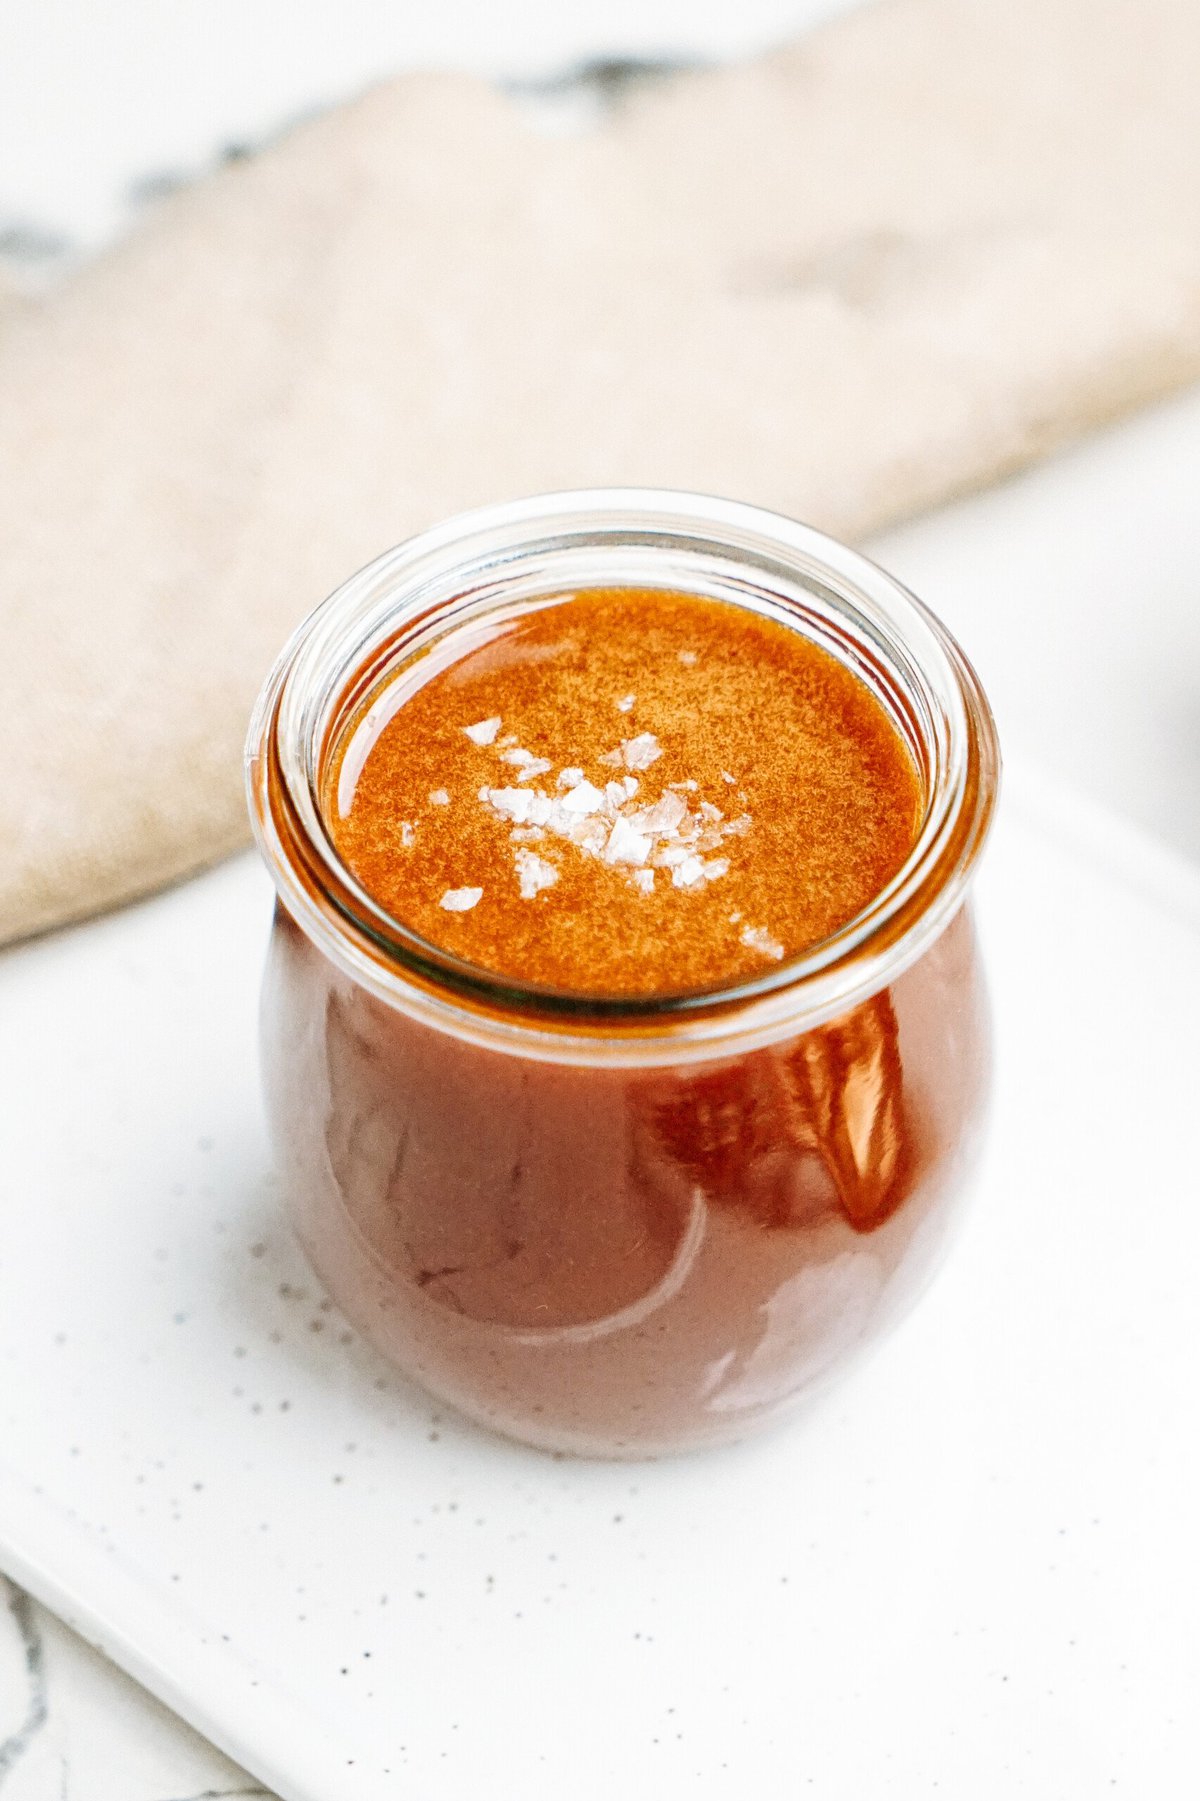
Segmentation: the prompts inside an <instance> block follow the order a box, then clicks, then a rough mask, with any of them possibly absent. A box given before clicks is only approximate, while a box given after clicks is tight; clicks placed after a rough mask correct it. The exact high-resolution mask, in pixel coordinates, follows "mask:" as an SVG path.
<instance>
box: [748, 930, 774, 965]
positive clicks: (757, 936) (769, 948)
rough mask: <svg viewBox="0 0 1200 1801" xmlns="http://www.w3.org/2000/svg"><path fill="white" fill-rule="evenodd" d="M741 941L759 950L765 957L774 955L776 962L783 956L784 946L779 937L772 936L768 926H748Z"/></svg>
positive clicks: (753, 949) (754, 949)
mask: <svg viewBox="0 0 1200 1801" xmlns="http://www.w3.org/2000/svg"><path fill="white" fill-rule="evenodd" d="M741 942H742V943H743V944H744V945H746V946H747V948H748V949H749V950H752V951H759V952H761V954H762V955H763V956H764V957H773V958H774V959H775V961H776V962H778V961H779V959H780V958H781V957H782V956H783V946H782V944H780V942H779V940H778V939H777V938H772V936H771V934H770V932H768V930H767V928H766V926H746V927H745V928H744V929H743V931H742V934H741Z"/></svg>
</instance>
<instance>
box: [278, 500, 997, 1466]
mask: <svg viewBox="0 0 1200 1801" xmlns="http://www.w3.org/2000/svg"><path fill="white" fill-rule="evenodd" d="M619 586H631V587H632V586H636V587H638V588H654V587H659V588H663V589H669V590H673V591H676V592H678V591H683V592H691V593H696V594H700V595H705V596H709V597H712V598H715V599H720V600H725V601H728V602H730V603H731V604H733V605H737V606H743V607H751V608H754V609H756V610H758V611H760V612H762V613H765V614H768V615H769V616H771V617H773V618H775V619H777V620H780V621H782V622H784V623H785V624H788V625H789V626H791V627H792V628H793V629H795V630H797V631H800V632H804V633H806V634H808V635H809V636H811V637H812V638H814V639H815V640H816V641H817V642H818V643H820V644H821V645H823V646H824V647H825V648H827V649H829V650H830V651H832V652H833V654H835V655H836V656H838V657H839V658H841V659H842V660H843V662H845V663H846V664H847V665H848V666H849V667H851V668H852V669H853V670H854V671H855V673H856V674H857V675H858V676H859V677H860V678H861V679H862V680H863V681H864V682H865V683H867V685H868V686H869V687H870V688H871V689H872V691H873V692H874V693H875V695H876V696H877V698H878V699H879V700H880V702H881V703H882V704H883V706H884V707H885V708H886V709H887V711H888V713H889V714H890V716H891V718H892V720H893V723H894V724H895V726H896V728H897V730H898V731H899V732H900V734H901V736H902V737H903V739H904V741H905V742H906V744H907V745H908V747H909V750H910V751H911V754H912V757H913V760H914V763H915V765H916V767H917V770H918V772H919V775H920V779H921V784H922V790H923V796H924V804H923V815H922V820H921V825H920V829H919V833H918V836H917V841H916V844H915V846H914V848H913V851H912V854H911V855H910V857H909V858H908V860H907V862H906V863H905V865H904V867H903V868H902V869H901V870H900V871H899V873H898V874H897V875H896V877H895V878H894V880H893V881H892V882H891V883H889V885H888V886H887V887H886V888H885V889H884V891H883V892H882V893H880V894H879V895H877V896H876V897H875V899H874V900H873V901H872V903H871V904H870V905H869V906H868V907H867V908H866V909H864V911H863V912H862V913H860V914H859V915H858V916H857V917H856V918H855V919H853V920H851V921H850V922H849V923H848V924H847V925H846V926H845V927H843V928H842V929H841V930H839V931H838V932H836V933H835V934H833V936H831V937H830V938H827V939H826V940H824V941H823V942H822V943H820V944H818V945H815V946H812V947H811V948H810V949H809V950H808V951H806V952H805V953H804V954H803V955H802V956H800V957H799V958H796V959H793V960H792V961H790V962H785V963H783V964H781V965H780V966H778V967H777V968H775V969H773V970H771V971H770V972H769V973H767V974H765V975H763V976H761V977H759V978H757V979H755V980H753V981H740V982H738V983H737V984H736V985H734V986H730V987H728V988H725V989H714V990H709V991H706V992H703V993H691V994H683V995H680V994H671V995H662V996H653V997H651V998H649V999H645V998H634V999H631V998H629V997H624V998H608V997H605V996H588V995H583V994H577V993H560V992H554V991H548V990H544V989H538V988H535V987H533V986H522V985H521V984H519V983H517V982H514V981H511V980H505V979H501V978H499V977H497V976H495V975H492V974H489V973H487V972H485V971H482V970H480V969H477V968H474V967H471V966H469V965H466V964H463V963H461V962H459V961H457V960H456V959H455V958H453V957H452V956H450V955H449V954H447V953H446V952H445V951H443V950H441V949H439V947H438V946H436V945H434V944H432V943H429V942H427V941H425V940H423V939H420V938H418V937H416V936H415V934H413V933H412V932H410V931H408V930H407V929H406V928H405V927H404V926H403V925H402V924H400V923H399V922H398V921H396V920H395V919H392V918H390V917H389V916H387V915H386V914H384V913H383V912H382V911H381V910H380V909H379V908H378V906H377V905H376V904H375V903H374V902H373V901H372V899H371V897H370V896H369V895H368V894H366V893H365V892H364V891H363V890H362V889H361V888H360V887H359V886H358V884H357V883H356V882H355V880H354V878H353V876H352V875H351V874H350V872H349V871H348V870H347V869H346V867H345V866H344V865H343V864H342V862H341V860H340V859H339V857H338V854H337V852H336V850H335V848H334V845H333V842H332V840H331V837H330V834H329V831H328V829H327V824H326V821H325V818H324V813H323V809H324V806H325V800H324V796H325V794H326V789H327V781H328V774H329V770H330V768H331V767H332V760H333V759H334V757H335V756H336V755H337V753H338V751H339V749H342V748H344V744H345V739H346V733H347V731H348V729H349V727H350V724H351V722H356V724H357V725H358V726H361V723H362V720H363V718H364V716H365V715H367V714H368V713H369V711H370V708H371V705H372V702H373V700H374V698H375V697H377V696H379V695H381V694H382V693H383V692H384V691H385V690H386V689H387V687H388V686H389V684H390V683H391V682H392V681H393V680H394V679H395V678H396V675H397V672H398V671H401V670H403V669H406V668H409V667H411V666H412V664H413V661H414V659H415V658H425V659H427V660H428V666H429V667H433V666H434V665H435V664H436V661H437V659H438V657H439V655H440V656H441V657H442V659H443V660H445V658H446V657H448V656H450V655H453V654H454V646H455V645H457V644H461V643H462V642H463V641H464V634H465V635H466V637H468V638H469V637H470V635H471V634H472V633H478V632H482V631H490V630H494V629H495V628H496V626H497V625H498V624H499V623H502V622H504V621H506V620H509V619H511V618H515V617H517V616H519V614H520V612H521V610H522V609H523V608H529V607H532V606H535V605H537V604H539V603H544V601H545V600H546V598H547V597H548V596H553V595H557V594H563V593H578V592H579V591H580V590H581V589H586V588H589V587H593V588H595V587H604V588H613V587H619ZM247 770H248V783H249V792H250V803H251V810H252V814H253V818H254V823H255V829H256V832H257V835H258V840H259V844H260V847H261V849H262V852H263V855H264V858H265V860H266V862H267V864H268V867H269V869H270V871H271V874H272V876H273V878H274V881H275V885H276V889H277V893H278V901H277V907H276V921H275V927H274V931H273V935H272V941H271V948H270V952H269V959H268V967H267V973H266V981H265V986H264V993H263V1014H262V1030H263V1061H264V1074H265V1083H266V1094H267V1105H268V1113H269V1117H270V1121H271V1126H272V1130H273V1134H274V1139H275V1144H276V1149H277V1154H278V1159H279V1163H280V1167H281V1172H282V1176H283V1183H284V1192H285V1195H286V1199H287V1204H288V1206H289V1208H290V1210H291V1212H292V1216H293V1218H294V1220H295V1223H296V1227H297V1230H298V1232H299V1235H300V1238H301V1240H302V1242H303V1244H304V1246H305V1248H306V1250H307V1252H308V1255H309V1257H310V1258H311V1260H312V1262H313V1264H314V1266H315V1268H316V1270H317V1272H318V1273H319V1275H320V1276H321V1278H322V1280H323V1281H324V1282H325V1283H326V1285H327V1286H328V1288H329V1291H330V1293H331V1294H332V1295H333V1297H334V1298H335V1300H336V1301H337V1302H338V1304H339V1305H340V1306H341V1307H342V1309H343V1310H344V1312H345V1313H346V1315H347V1317H348V1318H349V1319H350V1320H351V1321H352V1322H353V1323H354V1324H355V1325H357V1326H358V1327H359V1328H360V1329H362V1330H363V1331H364V1333H366V1334H367V1335H368V1336H369V1337H370V1338H371V1339H372V1340H373V1342H374V1343H375V1344H376V1345H377V1346H378V1348H379V1349H380V1350H381V1351H382V1352H383V1354H384V1355H385V1356H386V1357H388V1358H389V1359H390V1360H391V1361H392V1362H393V1363H394V1364H396V1365H397V1366H398V1367H399V1368H400V1369H401V1370H403V1371H404V1372H406V1373H407V1374H408V1375H409V1376H411V1377H412V1378H414V1379H415V1380H417V1381H418V1382H420V1383H421V1384H423V1385H424V1386H425V1388H427V1389H428V1390H429V1391H430V1392H431V1393H432V1394H434V1395H436V1396H437V1397H439V1398H440V1399H442V1400H445V1401H448V1402H450V1403H451V1404H453V1405H454V1406H456V1407H458V1408H459V1409H461V1410H462V1411H463V1412H464V1413H466V1414H468V1415H470V1416H471V1417H472V1418H474V1419H476V1420H478V1421H480V1422H482V1423H484V1424H486V1425H488V1426H490V1427H493V1428H495V1429H496V1430H499V1431H501V1432H505V1433H509V1434H511V1435H513V1436H515V1437H518V1438H521V1439H524V1440H527V1441H529V1442H531V1443H534V1444H537V1445H541V1446H544V1447H547V1448H551V1449H561V1450H570V1451H577V1452H582V1453H585V1454H594V1455H625V1456H634V1455H642V1454H652V1453H658V1452H663V1451H669V1450H676V1449H682V1448H686V1447H690V1446H697V1445H702V1444H708V1443H714V1442H719V1441H722V1440H726V1439H731V1438H737V1437H740V1436H742V1435H743V1434H744V1433H745V1432H747V1431H748V1430H750V1429H751V1428H752V1427H755V1426H757V1425H758V1424H760V1423H762V1422H765V1421H767V1420H770V1419H773V1418H775V1417H777V1416H778V1415H780V1414H782V1413H784V1412H786V1411H787V1410H789V1409H790V1408H792V1407H793V1406H795V1405H796V1404H797V1403H798V1402H799V1401H801V1400H802V1399H803V1398H804V1397H805V1396H807V1395H809V1394H811V1393H813V1392H815V1391H816V1390H818V1389H819V1388H820V1387H821V1386H823V1385H824V1384H825V1382H826V1381H827V1380H828V1379H829V1378H830V1377H831V1376H832V1375H834V1374H835V1373H836V1372H837V1371H838V1370H840V1369H841V1368H843V1367H844V1366H845V1365H846V1364H847V1363H848V1362H849V1361H850V1360H851V1359H852V1358H853V1356H854V1355H855V1354H857V1353H858V1352H859V1351H860V1350H862V1349H863V1348H864V1347H865V1346H867V1345H868V1344H869V1343H871V1342H872V1341H873V1340H874V1339H876V1338H877V1337H878V1336H879V1335H880V1333H881V1332H882V1331H883V1329H884V1328H885V1327H886V1325H887V1324H888V1323H889V1322H890V1321H892V1320H894V1319H895V1318H896V1317H897V1316H898V1315H899V1314H900V1313H901V1312H902V1311H904V1310H905V1309H906V1308H907V1306H908V1305H909V1304H910V1303H911V1301H912V1299H913V1298H914V1297H915V1296H916V1294H917V1293H919V1291H920V1289H921V1288H922V1287H923V1285H924V1284H925V1282H926V1281H927V1280H928V1277H929V1275H930V1273H931V1271H932V1270H933V1268H934V1267H935V1265H936V1263H937V1260H938V1255H939V1252H940V1250H941V1248H942V1246H943V1244H944V1241H945V1238H946V1235H947V1230H948V1228H949V1226H950V1224H951V1222H952V1220H953V1218H954V1216H955V1213H956V1211H957V1208H958V1203H959V1201H960V1199H961V1197H962V1195H963V1193H964V1190H965V1188H966V1186H967V1182H968V1177H969V1174H970V1171H971V1168H972V1166H973V1163H974V1160H975V1156H976V1152H977V1149H978V1144H979V1139H980V1130H981V1124H982V1119H983V1114H984V1108H985V1102H986V1095H987V1087H988V1067H989V1056H988V1051H989V1047H988V1027H987V1012H986V1002H985V996H984V990H983V981H982V975H981V971H980V966H979V960H978V955H977V951H976V945H975V938H974V933H973V929H972V925H971V920H970V915H969V907H968V903H967V889H968V885H969V881H970V877H971V875H972V872H973V869H974V867H975V863H976V859H977V856H978V853H979V850H980V848H981V846H982V843H983V840H984V838H985V836H986V833H987V829H988V825H989V822H990V819H991V816H992V812H993V808H994V802H995V796H996V784H997V778H998V756H997V748H996V740H995V732H994V727H993V724H992V720H991V715H990V713H989V710H988V707H987V703H986V700H985V699H984V696H983V694H982V692H981V690H980V687H979V684H978V682H977V680H976V678H975V676H974V673H973V672H972V670H971V668H970V666H969V664H968V663H967V662H966V660H965V658H964V657H963V656H962V653H961V652H960V651H959V649H958V647H957V646H956V645H955V643H954V642H953V640H952V639H951V638H950V636H949V634H948V633H947V632H946V631H945V630H944V628H942V627H941V626H940V624H939V623H938V622H937V621H936V620H935V619H934V618H933V617H932V616H931V615H930V614H929V613H928V612H927V611H926V610H925V609H924V608H922V607H921V606H920V604H919V603H918V602H917V601H915V600H914V599H913V598H912V596H910V595H909V594H907V593H906V592H905V590H904V589H903V588H901V587H900V586H899V584H897V583H896V582H894V581H893V580H892V579H891V578H890V577H888V576H887V575H886V574H884V573H883V572H882V571H881V570H879V569H878V568H876V567H875V566H874V565H873V564H871V563H870V562H868V561H867V560H866V559H864V558H863V557H861V556H859V555H857V554H856V553H855V552H853V551H851V550H848V549H847V548H845V547H844V546H842V545H839V544H837V543H835V542H833V541H832V540H830V539H828V538H826V537H824V536H822V535H821V534H820V533H817V532H815V531H813V530H811V529H810V528H807V527H804V526H801V525H798V524H796V523H794V522H792V521H789V520H785V519H782V518H779V517H777V516H775V515H772V514H768V513H764V512H762V511H760V510H758V509H755V508H751V507H747V506H742V505H737V504H734V503H731V502H725V501H718V500H713V499H709V498H706V497H701V496H693V495H683V494H672V493H660V492H650V491H641V490H604V491H595V492H589V493H580V494H566V495H556V496H548V497H543V498H539V499H536V500H531V501H522V502H519V503H515V504H513V505H511V506H506V507H498V508H491V509H487V510H485V511H483V512H479V513H475V514H470V515H466V516H464V517H462V518H460V519H457V520H452V521H450V522H449V523H448V524H446V525H444V526H442V527H439V528H437V529H436V530H434V531H432V532H429V533H427V534H425V535H423V536H422V537H420V538H417V539H414V540H412V541H411V542H410V543H408V544H406V545H402V546H401V547H400V548H399V549H398V550H396V551H393V552H391V553H389V554H388V555H387V556H385V557H383V558H381V559H380V560H379V561H378V562H376V563H374V564H372V565H371V566H370V567H369V568H367V569H365V570H363V571H362V572H361V573H360V574H359V575H357V576H355V577H354V578H352V580H351V581H349V582H348V583H347V584H346V585H345V586H344V587H343V588H341V589H339V590H338V592H337V593H336V594H334V595H333V596H332V597H331V598H330V600H328V601H327V602H326V603H325V604H324V606H322V607H321V608H319V609H318V610H317V611H316V613H314V614H313V615H312V616H311V617H310V619H309V620H307V621H306V622H305V624H304V625H303V626H302V627H301V628H300V630H299V631H298V632H297V634H296V635H295V637H294V638H293V640H292V641H291V643H290V644H289V645H288V646H287V648H286V649H285V651H284V653H283V655H282V657H281V658H280V661H279V663H278V664H277V666H276V668H275V670H274V672H273V673H272V675H271V677H270V679H269V681H268V683H267V685H266V687H265V688H264V691H263V695H262V697H261V699H260V702H259V706H258V708H257V711H256V714H255V718H254V721H253V723H252V727H251V733H250V740H249V746H248V764H247Z"/></svg>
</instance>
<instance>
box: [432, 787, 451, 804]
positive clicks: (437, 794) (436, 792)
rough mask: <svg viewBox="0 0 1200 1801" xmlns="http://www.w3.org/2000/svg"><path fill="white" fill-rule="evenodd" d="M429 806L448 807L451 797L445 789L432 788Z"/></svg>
mask: <svg viewBox="0 0 1200 1801" xmlns="http://www.w3.org/2000/svg"><path fill="white" fill-rule="evenodd" d="M429 804H430V806H431V807H448V806H449V805H450V796H449V795H448V794H447V793H446V790H445V789H444V788H431V789H430V790H429Z"/></svg>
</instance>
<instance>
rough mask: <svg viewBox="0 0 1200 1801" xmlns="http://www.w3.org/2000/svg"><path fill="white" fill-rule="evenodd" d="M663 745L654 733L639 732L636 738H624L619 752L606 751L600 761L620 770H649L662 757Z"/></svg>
mask: <svg viewBox="0 0 1200 1801" xmlns="http://www.w3.org/2000/svg"><path fill="white" fill-rule="evenodd" d="M662 754H663V753H662V745H661V744H660V743H659V742H658V739H657V738H656V737H655V736H654V733H653V732H639V733H638V735H637V737H636V738H622V740H621V744H620V748H619V749H618V750H608V751H605V753H604V755H603V756H602V757H601V759H600V761H601V762H602V763H608V764H609V765H610V766H611V767H612V768H614V769H619V768H620V767H621V765H622V764H624V766H625V768H626V769H649V767H650V765H651V763H657V762H658V759H659V758H660V757H661V756H662Z"/></svg>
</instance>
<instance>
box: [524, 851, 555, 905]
mask: <svg viewBox="0 0 1200 1801" xmlns="http://www.w3.org/2000/svg"><path fill="white" fill-rule="evenodd" d="M513 861H514V863H515V864H516V866H517V881H518V882H519V883H520V885H521V899H522V900H533V898H534V897H535V895H538V894H540V893H541V892H542V890H543V888H553V886H554V884H555V882H557V880H558V871H557V869H555V867H554V865H553V863H547V861H546V859H545V857H539V856H538V854H537V852H536V851H532V850H519V851H518V852H517V853H516V855H515V857H514V858H513Z"/></svg>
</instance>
